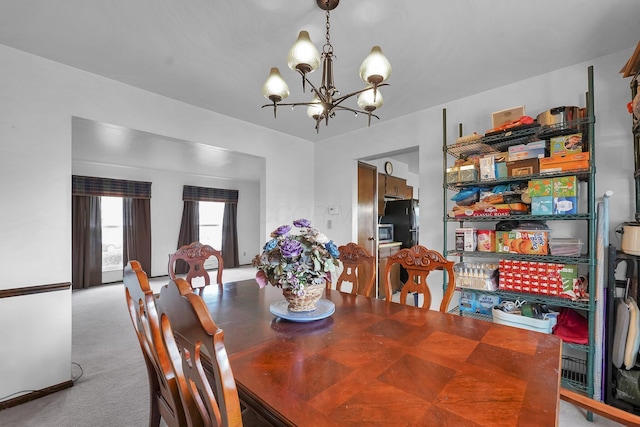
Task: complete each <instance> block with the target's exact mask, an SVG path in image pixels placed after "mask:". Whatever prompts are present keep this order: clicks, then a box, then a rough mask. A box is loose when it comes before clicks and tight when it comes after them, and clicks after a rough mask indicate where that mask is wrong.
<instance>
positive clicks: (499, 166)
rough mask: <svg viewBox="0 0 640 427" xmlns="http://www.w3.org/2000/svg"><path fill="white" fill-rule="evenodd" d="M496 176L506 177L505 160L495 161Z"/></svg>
mask: <svg viewBox="0 0 640 427" xmlns="http://www.w3.org/2000/svg"><path fill="white" fill-rule="evenodd" d="M495 165H496V178H506V177H507V176H509V175H508V173H507V162H497V163H496V164H495Z"/></svg>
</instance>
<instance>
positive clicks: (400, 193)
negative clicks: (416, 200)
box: [378, 173, 413, 215]
mask: <svg viewBox="0 0 640 427" xmlns="http://www.w3.org/2000/svg"><path fill="white" fill-rule="evenodd" d="M385 198H387V199H398V200H406V199H413V187H412V186H410V185H407V180H406V179H402V178H398V177H396V176H392V175H386V174H383V173H379V174H378V215H384V201H385Z"/></svg>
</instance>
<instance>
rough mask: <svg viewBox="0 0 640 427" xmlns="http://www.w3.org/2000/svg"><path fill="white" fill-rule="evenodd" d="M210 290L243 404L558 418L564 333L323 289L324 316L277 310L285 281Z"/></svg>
mask: <svg viewBox="0 0 640 427" xmlns="http://www.w3.org/2000/svg"><path fill="white" fill-rule="evenodd" d="M203 298H204V300H205V302H206V303H207V306H208V307H209V310H210V313H211V315H212V317H213V319H214V321H215V322H216V324H217V325H218V326H219V327H220V328H222V329H223V331H224V342H225V346H226V349H227V352H228V354H229V358H230V363H231V368H232V370H233V374H234V376H235V379H236V383H237V387H238V394H239V396H240V399H241V401H242V402H243V404H245V405H246V406H248V407H249V408H251V409H252V410H254V411H255V412H256V413H258V414H259V415H260V416H261V417H262V418H264V419H266V420H267V421H269V422H271V423H272V424H274V425H288V426H314V427H315V426H357V425H363V426H364V425H367V426H382V425H384V426H403V425H404V426H449V425H450V426H529V425H531V426H537V427H540V426H554V425H557V421H558V409H559V389H560V372H561V371H560V370H561V367H560V366H561V341H560V339H558V337H556V336H554V335H546V334H542V333H538V332H533V331H528V330H524V329H518V328H513V327H509V326H503V325H498V324H494V323H491V322H486V321H482V320H477V319H473V318H469V317H461V316H457V315H454V314H448V313H440V312H438V311H432V310H425V309H420V308H416V307H411V306H406V305H402V304H397V303H393V302H387V301H384V300H379V299H375V298H367V297H364V296H356V295H352V294H348V293H343V292H338V291H336V290H327V291H326V293H325V295H324V296H323V298H325V299H327V300H330V301H332V302H333V303H334V304H335V312H334V313H333V314H332V315H331V316H329V317H326V318H324V319H321V320H315V321H309V322H292V321H289V320H284V319H282V318H279V317H277V316H274V315H273V314H271V312H270V306H271V304H272V303H277V302H279V301H281V300H282V299H283V296H282V290H281V289H278V288H275V287H272V286H268V287H266V288H264V289H260V288H259V287H258V284H257V283H256V281H255V280H245V281H238V282H233V283H227V284H225V285H223V286H219V287H216V286H208V287H207V289H206V291H205V292H204V295H203Z"/></svg>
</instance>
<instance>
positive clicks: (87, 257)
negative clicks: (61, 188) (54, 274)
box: [71, 195, 102, 289]
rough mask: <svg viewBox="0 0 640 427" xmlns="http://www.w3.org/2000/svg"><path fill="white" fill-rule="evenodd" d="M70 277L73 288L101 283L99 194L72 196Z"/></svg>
mask: <svg viewBox="0 0 640 427" xmlns="http://www.w3.org/2000/svg"><path fill="white" fill-rule="evenodd" d="M71 221H72V225H71V257H72V266H71V269H72V271H71V280H72V281H73V289H81V288H88V287H89V286H94V285H100V284H102V223H101V209H100V197H95V196H76V195H74V196H72V198H71Z"/></svg>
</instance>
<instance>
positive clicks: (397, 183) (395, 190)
mask: <svg viewBox="0 0 640 427" xmlns="http://www.w3.org/2000/svg"><path fill="white" fill-rule="evenodd" d="M406 190H407V180H406V179H402V178H398V177H396V176H391V175H386V176H385V184H384V195H385V196H386V197H394V198H403V197H404V194H405V192H406Z"/></svg>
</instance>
